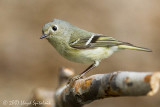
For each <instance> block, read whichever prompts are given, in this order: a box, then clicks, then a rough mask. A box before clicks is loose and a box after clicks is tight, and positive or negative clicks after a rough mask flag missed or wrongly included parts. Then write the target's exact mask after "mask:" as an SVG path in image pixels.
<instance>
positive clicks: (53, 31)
mask: <svg viewBox="0 0 160 107" xmlns="http://www.w3.org/2000/svg"><path fill="white" fill-rule="evenodd" d="M71 26H72V25H71V24H69V23H68V22H66V21H62V20H59V19H54V20H53V21H52V22H49V23H47V24H45V25H44V26H43V28H42V36H41V37H40V39H43V38H47V39H50V38H53V37H58V36H60V37H64V35H66V33H68V32H70V31H71V30H70V28H71Z"/></svg>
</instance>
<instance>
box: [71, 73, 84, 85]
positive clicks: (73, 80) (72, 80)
mask: <svg viewBox="0 0 160 107" xmlns="http://www.w3.org/2000/svg"><path fill="white" fill-rule="evenodd" d="M82 78H83V76H81V75H77V76H74V77H73V78H71V79H69V81H68V84H70V83H73V82H75V81H77V80H79V79H82Z"/></svg>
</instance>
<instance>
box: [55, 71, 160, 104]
mask: <svg viewBox="0 0 160 107" xmlns="http://www.w3.org/2000/svg"><path fill="white" fill-rule="evenodd" d="M65 71H66V70H65V69H63V70H61V72H65ZM67 71H68V69H67ZM70 72H71V71H70ZM65 73H67V72H65ZM62 74H63V73H62ZM70 74H71V73H70ZM63 75H65V74H63ZM65 78H66V77H65ZM61 79H62V78H61V76H60V80H61ZM159 80H160V72H154V73H151V72H128V71H120V72H113V73H108V74H96V75H92V76H90V77H87V78H84V79H79V80H76V81H73V82H71V83H70V84H67V81H68V80H67V81H65V83H64V82H63V83H61V84H59V87H58V89H57V91H56V92H55V102H56V107H81V106H83V105H85V104H88V103H90V102H92V101H94V100H98V99H102V98H108V97H120V96H152V95H154V94H156V93H157V91H158V90H159Z"/></svg>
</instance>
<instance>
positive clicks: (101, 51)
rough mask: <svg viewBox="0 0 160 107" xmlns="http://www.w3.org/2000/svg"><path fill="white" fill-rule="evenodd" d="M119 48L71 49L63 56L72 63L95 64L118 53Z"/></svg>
mask: <svg viewBox="0 0 160 107" xmlns="http://www.w3.org/2000/svg"><path fill="white" fill-rule="evenodd" d="M117 49H118V47H116V46H115V47H112V48H110V49H107V48H103V47H98V48H95V49H73V50H72V49H71V50H70V51H66V52H64V53H65V54H64V53H63V55H62V56H64V57H65V58H67V59H68V60H70V61H73V62H78V63H88V64H90V63H93V62H94V61H101V60H102V59H105V58H108V57H109V56H111V55H112V54H113V52H115V51H117Z"/></svg>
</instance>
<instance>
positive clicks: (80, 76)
mask: <svg viewBox="0 0 160 107" xmlns="http://www.w3.org/2000/svg"><path fill="white" fill-rule="evenodd" d="M98 65H99V61H95V62H94V63H93V64H92V65H90V66H89V67H88V68H87V69H86V70H85V71H83V72H82V73H80V74H79V75H78V76H79V78H82V77H83V76H84V75H85V74H86V73H88V72H89V71H90V70H92V69H93V68H95V67H97V66H98Z"/></svg>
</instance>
